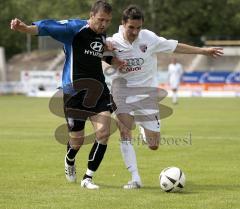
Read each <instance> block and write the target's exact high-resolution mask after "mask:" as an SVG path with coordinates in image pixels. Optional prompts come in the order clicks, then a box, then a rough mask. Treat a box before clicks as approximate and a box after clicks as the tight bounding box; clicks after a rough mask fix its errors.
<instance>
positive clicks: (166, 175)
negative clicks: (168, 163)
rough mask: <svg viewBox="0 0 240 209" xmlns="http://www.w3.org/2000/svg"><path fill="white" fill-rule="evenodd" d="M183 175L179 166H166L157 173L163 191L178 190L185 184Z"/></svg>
mask: <svg viewBox="0 0 240 209" xmlns="http://www.w3.org/2000/svg"><path fill="white" fill-rule="evenodd" d="M185 180H186V178H185V175H184V173H183V172H182V171H181V169H180V168H177V167H168V168H165V169H163V170H162V171H161V173H160V175H159V181H160V187H161V189H162V190H163V191H165V192H178V191H180V190H182V189H183V188H184V186H185Z"/></svg>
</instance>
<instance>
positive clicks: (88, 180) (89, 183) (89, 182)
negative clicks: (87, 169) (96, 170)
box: [81, 178, 99, 189]
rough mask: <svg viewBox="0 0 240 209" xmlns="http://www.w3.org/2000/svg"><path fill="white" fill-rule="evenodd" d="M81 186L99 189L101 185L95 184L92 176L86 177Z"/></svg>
mask: <svg viewBox="0 0 240 209" xmlns="http://www.w3.org/2000/svg"><path fill="white" fill-rule="evenodd" d="M81 187H83V188H86V189H99V186H98V185H96V184H94V183H93V181H92V179H91V178H86V179H83V180H82V181H81Z"/></svg>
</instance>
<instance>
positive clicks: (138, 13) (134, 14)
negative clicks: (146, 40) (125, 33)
mask: <svg viewBox="0 0 240 209" xmlns="http://www.w3.org/2000/svg"><path fill="white" fill-rule="evenodd" d="M129 19H130V20H142V21H144V14H143V11H142V10H141V9H140V8H139V7H138V6H137V5H129V6H128V7H127V8H126V9H125V10H124V11H123V15H122V21H123V22H127V21H128V20H129Z"/></svg>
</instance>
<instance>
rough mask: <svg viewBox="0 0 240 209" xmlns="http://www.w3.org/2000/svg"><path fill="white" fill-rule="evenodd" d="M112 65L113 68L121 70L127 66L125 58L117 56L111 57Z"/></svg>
mask: <svg viewBox="0 0 240 209" xmlns="http://www.w3.org/2000/svg"><path fill="white" fill-rule="evenodd" d="M112 65H113V66H114V68H116V69H119V70H121V69H123V68H124V67H126V66H127V62H126V60H121V59H119V58H117V57H113V58H112Z"/></svg>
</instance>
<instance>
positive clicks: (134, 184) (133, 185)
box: [123, 181, 142, 189]
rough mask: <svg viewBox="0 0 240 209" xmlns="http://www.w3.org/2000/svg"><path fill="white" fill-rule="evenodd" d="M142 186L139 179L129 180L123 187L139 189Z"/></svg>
mask: <svg viewBox="0 0 240 209" xmlns="http://www.w3.org/2000/svg"><path fill="white" fill-rule="evenodd" d="M141 187H142V182H140V181H129V182H128V183H127V184H126V185H124V186H123V189H140V188H141Z"/></svg>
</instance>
